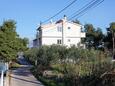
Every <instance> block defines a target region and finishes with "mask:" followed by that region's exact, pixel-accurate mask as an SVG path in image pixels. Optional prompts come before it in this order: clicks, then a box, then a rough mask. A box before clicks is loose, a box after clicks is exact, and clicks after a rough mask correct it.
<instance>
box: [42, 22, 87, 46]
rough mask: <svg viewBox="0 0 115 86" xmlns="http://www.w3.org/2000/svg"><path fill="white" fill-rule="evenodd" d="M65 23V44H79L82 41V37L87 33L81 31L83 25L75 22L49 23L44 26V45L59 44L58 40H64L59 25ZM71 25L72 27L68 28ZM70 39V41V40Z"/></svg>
mask: <svg viewBox="0 0 115 86" xmlns="http://www.w3.org/2000/svg"><path fill="white" fill-rule="evenodd" d="M62 25H63V32H64V33H63V37H64V45H67V46H71V45H76V46H77V45H78V43H80V41H81V37H85V33H82V32H81V25H77V24H73V23H70V22H64V23H63V24H62V23H58V24H54V23H53V24H49V25H46V26H44V27H42V45H52V44H57V40H58V39H61V40H62V32H59V31H58V30H57V27H58V26H60V27H62ZM68 27H70V29H68ZM68 40H70V41H68Z"/></svg>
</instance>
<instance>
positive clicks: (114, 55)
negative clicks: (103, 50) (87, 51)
mask: <svg viewBox="0 0 115 86" xmlns="http://www.w3.org/2000/svg"><path fill="white" fill-rule="evenodd" d="M112 34H113V38H112V39H113V59H114V60H115V51H114V48H115V44H114V42H115V38H114V37H115V33H114V31H112Z"/></svg>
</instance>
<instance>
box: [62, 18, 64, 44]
mask: <svg viewBox="0 0 115 86" xmlns="http://www.w3.org/2000/svg"><path fill="white" fill-rule="evenodd" d="M63 23H64V22H63V20H62V46H63V45H64V27H63V25H64V24H63Z"/></svg>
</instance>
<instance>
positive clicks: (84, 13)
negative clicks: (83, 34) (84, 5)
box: [76, 0, 104, 18]
mask: <svg viewBox="0 0 115 86" xmlns="http://www.w3.org/2000/svg"><path fill="white" fill-rule="evenodd" d="M102 2H104V0H102V1H101V2H99V3H97V4H95V6H94V7H93V8H95V7H97V6H98V5H100V4H101V3H102ZM93 8H92V9H93ZM89 10H90V9H89ZM87 12H88V11H86V12H85V13H83V14H81V15H79V16H78V17H76V18H80V17H81V16H83V15H84V14H86V13H87Z"/></svg>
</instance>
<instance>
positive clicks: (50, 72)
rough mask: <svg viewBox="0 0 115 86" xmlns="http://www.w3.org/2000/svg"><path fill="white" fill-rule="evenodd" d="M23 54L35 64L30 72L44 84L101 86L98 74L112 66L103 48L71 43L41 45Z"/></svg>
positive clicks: (102, 85) (103, 72)
mask: <svg viewBox="0 0 115 86" xmlns="http://www.w3.org/2000/svg"><path fill="white" fill-rule="evenodd" d="M25 56H26V58H27V59H28V60H29V61H31V63H33V64H35V68H33V70H32V72H33V73H34V74H35V76H36V77H37V78H38V79H40V80H41V81H43V82H44V83H45V84H46V85H47V86H105V82H104V81H103V77H102V75H103V74H105V73H106V72H110V71H112V70H113V69H114V65H113V64H111V57H109V56H108V54H107V53H106V52H103V51H99V50H94V49H90V50H88V49H78V48H77V47H75V46H73V47H71V48H67V47H65V46H59V45H52V46H42V47H40V48H32V49H30V50H29V51H27V52H26V55H25ZM97 82H98V83H97ZM102 82H103V83H102ZM51 83H53V85H51ZM48 84H49V85H48ZM106 84H107V83H106ZM108 86H109V85H108Z"/></svg>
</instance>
